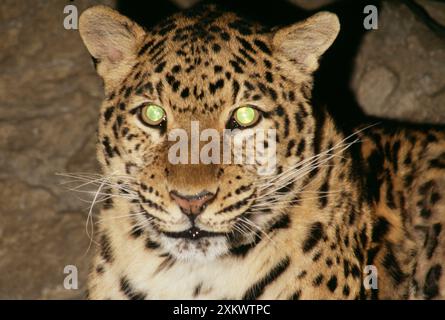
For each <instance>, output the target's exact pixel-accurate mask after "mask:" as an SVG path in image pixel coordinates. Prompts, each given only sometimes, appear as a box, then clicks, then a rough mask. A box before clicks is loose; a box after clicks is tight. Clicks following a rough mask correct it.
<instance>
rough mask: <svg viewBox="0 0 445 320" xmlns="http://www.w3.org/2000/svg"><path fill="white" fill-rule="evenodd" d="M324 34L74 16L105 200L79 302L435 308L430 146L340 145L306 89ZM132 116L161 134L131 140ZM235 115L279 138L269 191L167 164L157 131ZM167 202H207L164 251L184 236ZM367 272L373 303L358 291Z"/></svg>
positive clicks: (435, 173) (182, 221) (230, 19)
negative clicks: (96, 101)
mask: <svg viewBox="0 0 445 320" xmlns="http://www.w3.org/2000/svg"><path fill="white" fill-rule="evenodd" d="M338 30H339V23H338V19H337V18H336V16H335V15H333V14H330V13H319V14H317V15H315V16H313V17H311V18H309V19H307V20H305V21H303V22H300V23H297V24H295V25H292V26H289V27H285V28H281V29H276V30H269V29H266V28H264V27H262V26H259V25H257V24H254V23H252V22H249V21H247V20H244V19H242V18H240V17H239V16H237V15H235V14H232V13H226V12H221V11H219V10H218V9H217V8H215V7H212V6H204V7H199V8H197V9H192V10H189V11H185V12H183V13H180V14H177V15H175V16H173V17H171V18H169V19H167V20H165V21H164V22H162V23H161V24H159V25H157V26H156V27H154V28H152V29H150V30H144V29H143V28H141V27H140V26H138V25H137V24H136V23H134V22H132V21H131V20H129V19H127V18H126V17H123V16H122V15H120V14H118V13H117V12H115V11H113V10H111V9H109V8H106V7H102V6H99V7H93V8H90V9H88V10H87V11H85V12H84V13H83V14H82V16H81V19H80V33H81V36H82V39H83V41H84V42H85V44H86V46H87V48H88V50H89V51H90V53H91V55H92V56H93V58H94V60H95V61H96V62H97V72H98V73H99V75H100V76H101V77H102V78H103V80H104V86H105V94H106V98H105V100H104V102H103V104H102V108H101V115H100V120H99V133H98V136H99V142H98V147H97V154H98V159H99V161H100V164H101V166H102V170H103V174H104V178H102V179H101V180H100V186H99V187H100V192H102V193H106V194H108V195H109V196H108V197H107V200H106V201H105V204H104V206H103V208H102V210H101V213H100V217H99V219H100V237H99V241H98V242H99V247H100V250H98V253H97V255H96V258H95V260H94V264H93V265H94V268H93V270H92V272H91V276H90V280H89V297H90V298H92V299H175V298H181V299H359V298H392V299H401V298H426V299H430V298H441V297H442V298H443V297H444V294H445V293H444V290H445V289H444V288H445V286H444V283H445V280H444V277H443V276H442V267H443V261H444V260H443V258H444V251H443V250H444V248H445V238H444V231H443V230H442V224H443V222H444V219H445V213H444V211H445V207H444V206H445V200H444V198H445V197H444V194H443V192H442V190H444V187H445V171H444V170H445V135H444V132H443V131H440V130H433V129H431V130H416V129H404V128H401V127H400V128H396V127H395V126H392V125H391V126H390V128H391V129H386V126H385V125H384V124H380V125H374V126H372V127H362V128H357V129H356V130H354V132H352V133H354V134H352V135H350V133H347V132H344V130H342V129H340V128H339V127H338V126H337V125H336V123H335V121H334V120H333V118H332V117H331V116H330V115H329V114H328V113H327V111H326V110H324V109H323V108H319V107H315V106H312V105H311V88H312V74H313V72H314V71H315V70H316V69H317V66H318V62H317V61H318V59H319V57H320V56H321V55H322V54H323V53H324V51H326V50H327V49H328V48H329V46H330V45H331V43H332V42H333V41H334V39H335V37H336V35H337V33H338ZM146 101H150V102H153V103H156V104H158V105H161V106H163V107H164V108H165V110H166V112H167V119H168V120H167V122H166V123H165V124H163V125H161V126H159V127H157V128H152V127H147V126H145V125H143V124H142V122H141V121H140V119H139V118H138V106H139V105H141V103H144V102H146ZM245 103H250V104H253V105H256V106H258V107H259V108H260V109H261V110H262V111H263V115H262V119H261V120H260V122H259V123H258V125H257V126H258V127H260V128H264V129H269V128H275V129H277V131H278V135H277V139H276V140H277V157H278V166H277V169H276V171H275V172H274V174H273V175H272V176H268V177H267V178H264V177H261V176H259V175H258V172H257V170H256V169H257V165H256V164H255V165H236V164H221V165H217V164H210V165H204V164H196V165H191V164H190V165H172V164H171V163H170V162H169V161H168V159H167V150H168V148H169V147H170V146H171V142H169V141H168V140H167V135H168V132H169V130H171V129H174V128H183V129H185V130H187V131H190V121H191V120H196V121H199V123H200V126H201V129H204V128H217V129H218V130H223V129H224V128H225V126H226V124H227V121H228V119H229V118H230V115H231V112H232V111H233V108H234V107H236V106H239V105H242V104H245ZM265 147H266V146H265ZM171 190H175V191H179V192H181V193H186V194H197V193H199V192H201V191H202V190H207V191H210V192H212V193H213V194H215V198H214V199H213V201H212V202H211V203H210V204H209V205H208V206H207V207H206V208H205V210H204V211H203V212H202V213H201V214H200V215H199V216H198V217H197V218H196V220H195V224H196V226H198V227H199V228H200V229H201V230H205V231H206V232H212V236H202V237H199V238H198V239H193V238H190V237H187V236H181V237H174V236H173V235H175V234H176V235H177V234H178V232H181V231H183V230H186V229H187V228H189V227H190V222H189V220H188V219H187V218H186V217H185V215H184V214H183V213H182V212H181V211H180V210H179V208H178V206H177V205H176V204H175V202H174V201H173V200H172V199H171V197H170V196H169V192H170V191H171ZM205 235H206V234H205ZM366 265H375V266H376V267H377V270H378V290H370V289H366V288H365V287H364V285H363V280H364V277H365V274H364V269H365V266H366Z"/></svg>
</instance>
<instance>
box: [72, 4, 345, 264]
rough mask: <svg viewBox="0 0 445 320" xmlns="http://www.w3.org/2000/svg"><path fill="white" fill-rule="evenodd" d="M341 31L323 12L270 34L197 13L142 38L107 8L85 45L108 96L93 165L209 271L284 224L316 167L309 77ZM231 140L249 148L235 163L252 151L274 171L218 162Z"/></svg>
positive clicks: (144, 224) (169, 246) (97, 12)
mask: <svg viewBox="0 0 445 320" xmlns="http://www.w3.org/2000/svg"><path fill="white" fill-rule="evenodd" d="M338 31H339V22H338V19H337V17H336V16H335V15H334V14H332V13H327V12H322V13H318V14H316V15H314V16H312V17H310V18H308V19H307V20H305V21H303V22H299V23H296V24H294V25H291V26H288V27H283V28H280V29H276V30H269V29H265V28H263V27H261V26H259V25H257V24H254V23H251V22H249V21H247V20H243V19H242V18H240V17H239V16H237V15H235V14H233V13H224V12H221V11H219V10H218V9H217V8H215V7H213V6H204V7H200V8H198V9H192V10H189V11H186V12H184V13H179V14H177V15H174V16H172V17H170V18H168V19H167V20H165V21H164V22H162V23H160V24H158V25H157V26H155V27H153V28H151V29H150V30H144V29H143V28H142V27H140V26H139V25H138V24H136V23H135V22H133V21H131V20H130V19H128V18H126V17H124V16H122V15H120V14H119V13H118V12H116V11H114V10H112V9H110V8H107V7H103V6H97V7H92V8H90V9H88V10H86V11H85V12H84V13H83V14H82V16H81V18H80V34H81V37H82V39H83V41H84V43H85V45H86V47H87V48H88V50H89V52H90V54H91V56H92V57H93V60H94V61H95V63H96V69H97V72H98V74H99V75H100V76H101V78H102V79H103V81H104V87H105V94H106V98H105V100H104V102H103V104H102V109H101V117H100V121H99V143H98V149H97V153H98V158H99V161H100V163H101V166H102V169H103V171H104V173H105V174H106V175H107V176H108V177H110V179H113V178H115V179H117V180H118V184H117V187H116V185H114V186H113V187H112V190H111V192H112V193H114V194H115V195H116V196H118V195H121V198H122V199H124V200H122V199H121V201H127V202H128V204H129V206H130V207H131V208H132V210H133V211H134V212H135V214H134V215H133V216H132V218H131V219H132V223H133V225H134V226H136V227H137V228H139V230H141V231H142V232H146V233H147V234H148V235H149V237H150V239H151V241H152V242H153V243H157V244H158V245H159V247H161V248H162V249H163V250H166V251H167V252H168V253H169V254H171V255H173V256H175V257H176V258H179V259H189V260H190V259H204V260H205V259H215V258H217V257H221V256H224V255H227V254H230V253H236V252H242V250H244V249H245V248H248V247H249V246H250V245H251V244H252V243H255V242H256V241H260V240H261V239H262V238H263V236H265V235H267V234H268V233H270V232H272V231H273V230H274V228H280V227H283V226H286V225H287V224H289V223H290V220H291V219H292V218H291V217H290V216H289V214H288V213H289V212H288V208H289V204H290V203H291V202H292V201H293V200H294V198H295V191H296V190H298V189H299V188H301V184H302V183H303V179H300V178H301V177H299V176H298V175H297V174H296V173H295V168H297V167H298V166H300V167H302V166H301V164H303V163H305V161H307V160H308V159H310V158H311V157H312V156H314V150H313V148H312V147H311V145H312V141H313V140H314V135H315V133H314V132H315V120H314V115H313V110H312V108H311V106H310V104H309V100H310V92H311V87H312V74H313V72H314V71H315V70H316V69H317V67H318V59H319V58H320V56H321V55H322V54H323V53H324V52H325V51H326V50H327V49H328V48H329V46H330V45H331V44H332V42H333V41H334V39H335V37H336V36H337V34H338ZM197 127H199V129H198V131H197V132H198V133H196V128H197ZM258 132H263V133H265V134H263V135H262V136H261V135H259V134H258ZM269 133H271V134H272V133H274V134H275V135H273V134H272V137H273V139H270V137H271V135H269ZM196 134H198V136H199V137H200V138H201V139H199V138H198V140H197V141H195V142H194V141H193V139H192V136H194V135H195V138H196ZM182 135H184V136H186V137H187V138H188V140H187V141H188V143H186V144H185V147H184V144H180V145H178V142H179V140H181V137H182ZM203 135H204V137H203ZM227 136H229V137H232V138H233V139H235V137H238V138H240V137H241V138H242V139H245V140H244V142H243V143H242V146H246V148H244V149H243V150H244V151H242V152H241V155H242V157H241V158H243V157H244V158H243V159H247V155H246V154H247V153H249V152H251V151H252V150H254V151H258V152H259V153H260V155H263V158H262V159H263V160H264V159H266V160H267V161H266V162H267V163H270V160H272V159H271V157H274V161H275V163H276V165H275V166H274V167H273V168H272V170H269V171H268V172H267V174H264V172H263V173H262V171H261V170H262V169H264V163H265V162H264V161H263V162H261V161H256V160H255V159H254V160H253V161H251V162H249V163H244V162H242V160H241V162H240V161H238V162H236V161H234V159H233V157H231V160H229V161H224V157H223V154H224V147H225V146H227V144H226V143H225V142H224V137H227ZM249 139H250V140H249ZM252 139H254V141H255V145H254V147H249V148H247V146H249V144H248V141H251V140H252ZM210 140H212V141H213V142H215V141H217V143H214V144H212V146H213V147H212V148H210V147H209V145H208V143H207V142H209V141H210ZM229 140H230V139H229ZM232 141H234V140H232ZM226 142H227V141H226ZM193 143H195V144H194V145H193ZM228 145H231V143H230V142H229V143H228ZM232 146H233V145H232ZM271 149H272V150H273V152H268V150H271ZM172 150H173V151H174V152H172ZM178 152H179V153H181V152H182V154H181V156H182V157H183V158H182V159H183V160H184V159H185V161H179V162H178V161H175V160H172V159H173V158H174V156H175V155H177V153H178ZM233 153H234V152H233V148H232V150H231V151H229V153H228V154H229V155H233ZM198 154H199V155H202V154H204V155H205V156H204V157H203V158H204V159H207V160H202V159H201V157H198V158H199V159H198V161H196V158H197V155H198ZM266 154H267V156H264V155H266ZM172 155H173V158H172ZM193 158H195V159H193ZM208 159H210V161H209V160H208ZM269 169H270V168H269ZM301 172H302V171H301ZM301 172H300V173H301ZM117 198H119V197H117ZM105 211H106V210H105ZM136 213H137V214H136ZM105 214H106V212H105Z"/></svg>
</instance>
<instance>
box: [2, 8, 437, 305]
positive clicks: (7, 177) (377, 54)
mask: <svg viewBox="0 0 445 320" xmlns="http://www.w3.org/2000/svg"><path fill="white" fill-rule="evenodd" d="M306 2H308V1H306ZM326 2H327V1H321V2H319V3H323V4H324V3H326ZM67 3H69V4H71V3H74V4H75V5H76V6H77V8H78V9H79V12H81V11H82V10H84V9H85V8H86V7H88V6H91V5H93V4H97V3H104V4H108V5H110V6H116V3H115V1H113V0H103V1H93V0H76V1H75V2H68V1H60V0H39V1H32V2H29V1H16V0H4V1H2V5H1V7H0V21H1V22H0V34H1V37H2V38H1V39H2V41H0V52H1V53H0V69H1V70H2V72H1V73H0V208H1V209H0V298H3V299H14V298H19V299H21V298H28V299H53V298H62V299H76V298H81V297H82V290H83V289H84V285H85V279H86V275H87V273H88V267H89V266H88V261H89V256H90V253H86V252H87V250H88V247H89V243H90V241H89V238H88V236H87V235H86V232H85V223H86V217H87V213H88V203H85V202H82V201H80V200H79V195H78V194H75V193H73V192H69V191H67V188H66V186H65V185H62V184H61V182H63V181H65V179H62V178H61V177H60V176H57V175H56V173H57V172H95V171H96V172H97V164H96V161H95V155H94V143H95V130H96V118H97V116H98V106H99V103H100V100H101V99H102V89H101V83H100V80H99V79H98V77H97V76H96V74H95V71H94V69H93V67H92V64H91V61H90V58H89V55H88V53H87V51H86V50H85V49H84V47H83V44H82V42H81V40H80V37H79V35H78V32H77V31H76V30H65V29H64V28H63V18H64V14H63V8H64V6H65V5H66V4H67ZM431 6H434V7H431ZM443 6H444V5H443V4H440V3H435V4H434V5H433V4H431V5H429V8H430V10H432V12H434V15H435V16H436V17H437V19H443V18H444V17H445V9H444V7H443ZM380 12H381V17H380V21H379V29H378V30H377V31H373V32H369V33H368V34H367V35H366V36H365V38H364V40H363V44H362V46H361V48H360V50H359V53H358V55H357V57H356V61H355V72H354V75H353V81H352V87H353V89H354V90H355V92H356V95H357V97H358V100H359V101H360V103H361V104H362V106H363V108H364V110H365V111H366V112H367V113H369V114H374V115H379V116H384V117H391V118H400V119H408V120H412V121H430V122H439V121H441V122H445V76H444V75H445V63H444V62H445V45H444V41H443V39H442V40H441V39H439V38H438V37H437V36H436V35H434V34H432V33H431V31H429V30H428V29H427V28H426V27H425V25H424V24H423V23H421V22H419V21H418V20H417V18H415V17H414V16H413V15H412V13H411V12H410V11H409V10H408V9H406V8H405V7H403V6H399V5H392V4H385V5H384V6H383V8H382V9H381V11H380ZM92 249H94V244H93V248H92ZM90 251H91V250H90ZM66 265H74V266H76V267H77V268H78V271H79V286H80V288H79V289H78V290H66V289H64V287H63V280H64V277H65V276H66V275H65V274H64V273H63V269H64V267H65V266H66Z"/></svg>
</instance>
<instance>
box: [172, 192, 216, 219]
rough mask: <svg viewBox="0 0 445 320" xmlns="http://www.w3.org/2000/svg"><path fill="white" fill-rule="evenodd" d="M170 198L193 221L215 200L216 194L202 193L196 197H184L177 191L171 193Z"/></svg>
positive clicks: (195, 195)
mask: <svg viewBox="0 0 445 320" xmlns="http://www.w3.org/2000/svg"><path fill="white" fill-rule="evenodd" d="M170 197H171V198H172V199H173V200H174V201H175V202H176V204H177V205H178V206H179V208H180V209H181V211H182V212H183V213H184V214H186V215H187V216H188V217H189V218H190V219H192V221H193V220H194V219H195V218H196V216H197V215H199V214H200V213H201V212H202V211H204V209H205V208H206V207H207V205H208V204H209V203H210V202H211V201H212V200H213V199H214V198H215V194H214V193H211V192H209V191H202V192H199V193H198V194H194V195H184V194H181V193H179V192H177V191H170Z"/></svg>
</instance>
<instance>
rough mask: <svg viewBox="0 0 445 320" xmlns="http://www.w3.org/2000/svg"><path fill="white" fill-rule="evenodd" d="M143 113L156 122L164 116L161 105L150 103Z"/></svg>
mask: <svg viewBox="0 0 445 320" xmlns="http://www.w3.org/2000/svg"><path fill="white" fill-rule="evenodd" d="M145 115H146V117H147V118H148V119H149V120H151V121H153V122H158V121H160V120H162V118H163V117H164V110H163V109H162V108H161V107H159V106H157V105H153V104H152V105H149V106H148V107H147V108H146V111H145Z"/></svg>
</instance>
